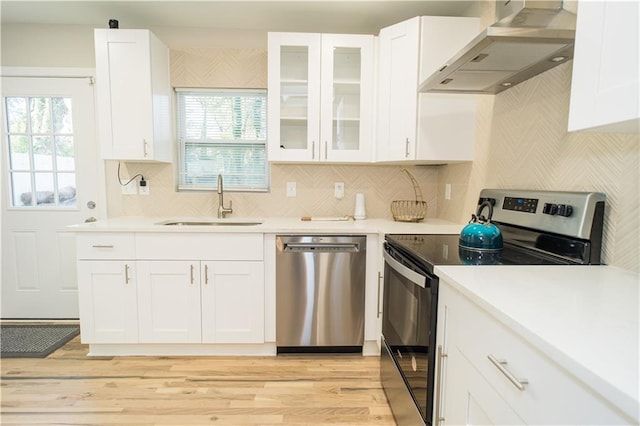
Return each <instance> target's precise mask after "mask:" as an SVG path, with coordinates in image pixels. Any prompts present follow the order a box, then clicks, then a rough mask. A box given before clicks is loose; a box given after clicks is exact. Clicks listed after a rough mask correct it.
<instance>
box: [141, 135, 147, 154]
mask: <svg viewBox="0 0 640 426" xmlns="http://www.w3.org/2000/svg"><path fill="white" fill-rule="evenodd" d="M142 149H143V151H144V156H145V157H146V156H147V155H148V152H147V140H146V139H142Z"/></svg>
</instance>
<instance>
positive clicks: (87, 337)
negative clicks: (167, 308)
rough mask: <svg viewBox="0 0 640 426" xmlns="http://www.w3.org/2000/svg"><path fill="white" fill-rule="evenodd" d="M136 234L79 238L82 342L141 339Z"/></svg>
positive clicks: (77, 254)
mask: <svg viewBox="0 0 640 426" xmlns="http://www.w3.org/2000/svg"><path fill="white" fill-rule="evenodd" d="M134 247H135V246H134V239H133V236H132V235H127V234H119V233H96V234H92V235H79V236H78V237H77V238H76V258H77V276H78V302H79V312H80V332H81V333H80V335H81V339H82V343H88V344H93V343H136V342H138V303H137V284H136V283H137V281H136V262H135V249H134Z"/></svg>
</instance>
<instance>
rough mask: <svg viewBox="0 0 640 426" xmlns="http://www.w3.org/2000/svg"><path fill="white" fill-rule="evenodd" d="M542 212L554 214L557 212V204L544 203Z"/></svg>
mask: <svg viewBox="0 0 640 426" xmlns="http://www.w3.org/2000/svg"><path fill="white" fill-rule="evenodd" d="M542 213H544V214H550V215H552V216H553V215H555V214H557V213H558V205H557V204H549V203H544V207H543V208H542Z"/></svg>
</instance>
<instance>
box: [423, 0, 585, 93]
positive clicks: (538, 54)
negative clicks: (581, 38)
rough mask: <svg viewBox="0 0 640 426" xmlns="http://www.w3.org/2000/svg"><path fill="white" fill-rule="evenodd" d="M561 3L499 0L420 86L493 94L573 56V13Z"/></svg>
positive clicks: (440, 90) (431, 90)
mask: <svg viewBox="0 0 640 426" xmlns="http://www.w3.org/2000/svg"><path fill="white" fill-rule="evenodd" d="M565 6H566V4H565V2H563V1H544V0H508V1H507V0H499V1H498V2H497V5H496V17H497V19H498V22H496V23H495V24H493V25H491V26H490V27H487V29H486V30H484V31H483V32H482V33H481V34H480V35H478V36H477V37H476V38H475V39H473V41H471V42H470V43H469V44H468V45H467V46H466V47H465V48H464V49H462V51H460V52H459V53H457V54H456V55H455V56H454V57H452V58H451V59H450V60H449V61H447V63H446V64H444V65H443V66H442V67H441V68H440V69H439V70H436V71H435V72H434V73H433V74H432V75H431V76H429V77H428V78H427V79H426V80H425V81H424V82H422V84H421V85H420V87H419V89H418V90H419V91H420V92H428V93H479V94H496V93H500V92H502V91H503V90H506V89H508V88H510V87H513V86H515V85H516V84H518V83H521V82H523V81H525V80H528V79H529V78H531V77H533V76H535V75H537V74H540V73H542V72H544V71H547V70H549V69H551V68H553V67H555V66H556V65H559V64H562V63H564V62H566V61H568V60H569V59H571V58H573V43H574V38H575V23H576V15H575V14H574V13H571V12H569V11H568V10H566V9H565Z"/></svg>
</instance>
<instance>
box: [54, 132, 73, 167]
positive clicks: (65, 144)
mask: <svg viewBox="0 0 640 426" xmlns="http://www.w3.org/2000/svg"><path fill="white" fill-rule="evenodd" d="M55 140H56V161H57V164H58V170H64V171H75V169H76V158H75V156H74V152H73V137H71V136H56V138H55Z"/></svg>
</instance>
